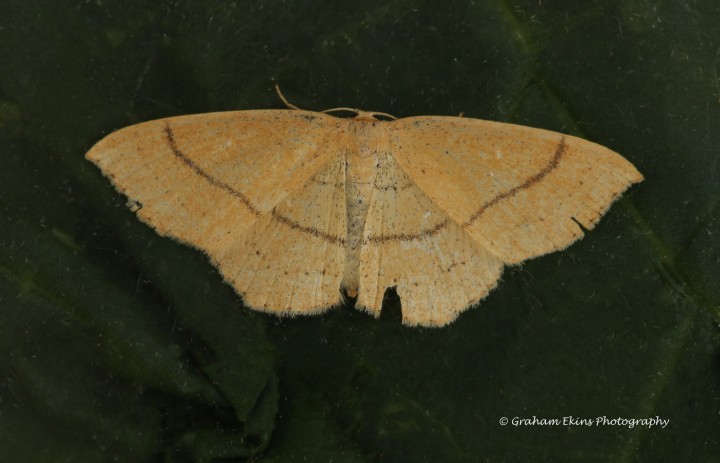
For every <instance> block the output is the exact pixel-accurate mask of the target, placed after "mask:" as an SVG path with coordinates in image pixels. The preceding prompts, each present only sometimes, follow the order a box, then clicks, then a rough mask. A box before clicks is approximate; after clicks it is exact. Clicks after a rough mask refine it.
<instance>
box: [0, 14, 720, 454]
mask: <svg viewBox="0 0 720 463" xmlns="http://www.w3.org/2000/svg"><path fill="white" fill-rule="evenodd" d="M719 73H720V4H719V3H718V2H717V1H716V0H685V1H684V0H654V1H650V0H602V1H600V0H587V1H586V0H583V1H579V0H477V1H474V2H469V1H421V0H395V1H362V2H360V1H346V2H334V3H331V2H320V1H284V2H279V1H278V2H272V1H263V0H238V1H235V2H220V1H205V2H201V1H190V0H179V1H175V2H167V1H157V2H155V1H153V2H148V1H144V0H143V1H141V0H135V1H119V0H102V1H100V0H90V1H85V0H83V1H76V2H72V1H67V0H66V1H50V0H31V1H25V0H23V1H20V0H0V210H1V211H2V212H1V213H0V460H2V461H3V462H5V461H7V462H21V461H22V462H25V461H34V462H35V461H36V462H56V461H58V462H59V461H72V462H94V461H97V462H104V461H134V462H135V461H136V462H143V461H166V462H186V461H204V462H208V461H219V460H220V459H223V458H225V459H229V460H232V459H235V458H237V459H239V460H242V459H246V458H247V459H252V460H253V461H277V462H280V461H282V462H285V461H318V462H328V461H334V462H346V461H355V462H364V461H387V462H397V461H429V462H436V461H439V462H444V461H447V462H474V461H490V462H496V461H503V462H515V461H517V462H520V461H552V462H563V461H567V462H570V461H586V462H599V461H612V462H630V461H653V462H654V461H699V462H709V461H720V331H719V330H718V324H717V323H718V320H719V319H720V283H719V278H720V246H718V243H720V162H719V161H718V159H719V157H720V130H718V129H719V128H720V80H719ZM272 79H277V81H278V82H279V83H280V84H281V85H282V87H283V89H284V91H285V94H286V95H287V96H288V98H289V99H290V100H291V101H292V102H294V103H295V104H297V105H298V106H301V107H304V108H307V109H318V110H319V109H325V108H330V107H335V106H352V107H359V108H364V109H367V110H377V111H386V112H389V113H392V114H395V115H396V116H399V117H403V116H411V115H424V114H437V115H457V114H458V113H459V112H461V111H462V112H464V113H465V116H467V117H477V118H485V119H493V120H499V121H507V122H515V123H520V124H525V125H531V126H536V127H542V128H547V129H551V130H558V131H561V132H565V133H570V134H576V135H580V136H583V137H585V138H588V139H590V140H593V141H596V142H598V143H600V144H602V145H605V146H608V147H610V148H611V149H614V150H616V151H618V152H619V153H621V154H623V155H624V156H625V157H626V158H627V159H629V160H630V161H631V162H632V163H634V164H635V165H636V166H637V167H638V169H639V170H640V171H641V172H642V173H643V174H644V175H645V177H646V181H645V182H644V183H642V184H640V185H639V186H635V187H633V188H632V189H631V190H630V191H629V193H628V194H626V195H625V197H624V198H623V199H622V200H620V201H619V202H618V203H617V204H616V205H614V206H613V208H612V209H611V211H610V212H609V213H608V214H607V216H606V217H605V218H604V219H603V220H602V221H601V223H600V224H599V225H598V227H597V228H596V229H595V230H594V231H593V232H591V233H590V234H589V235H588V236H587V237H586V238H585V239H584V240H582V241H580V242H578V243H577V244H575V245H573V246H572V247H570V248H569V249H568V250H566V251H564V252H558V253H554V254H551V255H548V256H545V257H542V258H539V259H535V260H533V261H530V262H527V263H525V264H524V265H522V266H520V267H515V268H511V269H507V270H506V271H505V274H504V276H503V279H502V281H501V283H500V285H499V287H498V289H497V290H495V291H494V292H493V293H492V294H490V296H489V297H488V298H487V299H486V300H485V301H483V302H482V304H480V306H479V307H478V308H473V309H472V310H469V311H467V312H465V313H464V314H463V315H462V316H460V318H459V319H458V320H457V321H456V322H455V323H453V324H452V325H450V326H449V327H447V328H443V329H419V328H405V327H402V326H401V325H400V322H399V317H400V315H399V314H400V308H399V303H398V300H397V297H396V296H395V297H391V298H390V299H389V300H388V303H387V304H386V308H385V309H384V312H383V316H382V317H381V318H380V319H379V320H375V319H373V318H370V317H369V316H367V315H365V314H363V313H359V312H357V311H355V310H354V309H352V308H350V307H341V308H338V309H335V310H334V311H332V312H330V313H328V314H327V315H326V316H322V317H313V318H302V319H277V318H275V317H272V316H267V315H263V314H259V313H251V312H250V311H248V309H246V308H244V307H243V306H242V304H241V302H240V301H239V300H238V298H237V297H236V296H235V295H234V293H233V291H232V290H231V289H230V288H229V287H227V286H226V285H224V284H223V283H222V281H221V278H220V277H219V276H218V274H217V273H216V271H215V270H214V269H213V268H212V266H211V265H210V264H209V263H208V262H207V261H206V259H205V258H204V257H203V256H202V254H201V253H200V252H197V251H195V250H192V249H189V248H187V247H185V246H182V245H180V244H177V243H175V242H173V241H171V240H169V239H165V238H161V237H159V236H157V235H156V234H155V233H154V232H153V231H152V230H151V229H149V228H148V227H147V226H145V225H143V224H142V223H140V222H139V221H138V220H137V219H136V218H135V216H134V215H133V214H132V213H131V212H130V211H129V210H127V209H126V207H125V204H124V198H123V197H122V196H120V195H119V194H117V193H116V192H115V191H114V190H113V189H112V187H111V186H110V184H109V182H107V181H106V180H105V179H104V178H103V177H102V176H101V174H100V173H99V171H98V170H97V169H96V168H95V167H94V166H93V165H92V164H90V163H89V162H87V161H85V160H84V158H83V155H84V153H85V152H86V151H87V150H88V149H89V148H90V146H91V145H92V144H93V143H94V142H96V141H98V140H99V139H100V138H102V137H103V136H104V135H105V134H107V133H109V132H111V131H113V130H115V129H118V128H121V127H123V126H127V125H129V124H132V123H136V122H141V121H146V120H150V119H154V118H158V117H164V116H171V115H181V114H192V113H200V112H208V111H219V110H237V109H259V108H281V107H283V106H282V104H281V103H280V102H279V101H278V99H277V97H276V95H275V93H274V91H273V89H272V85H273V81H272ZM570 415H572V416H574V417H578V418H592V419H594V418H595V417H598V416H608V417H611V418H615V417H624V418H647V417H654V416H660V417H662V418H664V419H669V420H670V424H669V425H668V426H667V427H666V428H665V429H660V428H652V429H648V428H646V427H635V428H632V429H628V428H627V427H626V426H603V427H596V426H592V427H586V426H531V427H530V426H524V427H516V426H512V425H508V426H501V425H500V424H499V420H500V418H501V417H508V418H513V417H521V418H532V417H533V416H537V417H538V418H562V417H564V416H570Z"/></svg>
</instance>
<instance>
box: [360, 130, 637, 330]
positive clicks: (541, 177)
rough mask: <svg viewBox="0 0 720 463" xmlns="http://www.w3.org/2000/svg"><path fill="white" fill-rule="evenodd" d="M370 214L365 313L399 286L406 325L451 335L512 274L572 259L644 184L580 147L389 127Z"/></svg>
mask: <svg viewBox="0 0 720 463" xmlns="http://www.w3.org/2000/svg"><path fill="white" fill-rule="evenodd" d="M389 125H390V128H389V130H388V132H389V134H388V137H389V148H388V152H387V153H381V154H380V161H379V166H378V175H377V178H376V184H375V190H374V192H373V195H372V200H371V204H370V208H369V212H368V216H367V223H366V228H365V234H364V241H363V245H364V247H363V251H362V261H361V269H360V274H361V283H360V296H359V298H358V305H359V306H360V307H361V308H364V309H365V310H368V311H369V312H371V313H374V314H378V313H379V311H380V308H381V305H382V298H383V294H384V292H385V289H386V288H387V287H391V286H396V287H397V291H398V295H399V296H400V299H401V304H402V313H403V323H405V324H408V325H425V326H442V325H445V324H447V323H450V322H451V321H453V320H454V319H455V318H456V317H457V316H458V314H459V313H461V312H462V311H464V310H466V309H468V308H469V307H470V306H471V305H474V304H475V303H477V302H478V301H479V300H480V299H482V298H483V297H485V296H486V295H487V294H488V293H489V292H490V291H491V290H492V289H493V288H494V287H495V285H496V284H497V280H498V279H499V277H500V274H501V272H502V268H503V266H504V264H516V263H519V262H522V261H524V260H526V259H530V258H532V257H536V256H539V255H542V254H545V253H548V252H551V251H555V250H559V249H563V248H565V247H567V246H568V245H570V244H571V243H572V242H574V241H576V240H577V239H579V238H580V237H582V235H583V232H582V229H581V228H580V226H579V225H578V223H576V221H577V222H579V223H580V224H582V226H583V227H585V228H587V229H591V228H593V226H594V225H595V223H596V222H597V221H598V220H599V218H600V217H601V216H602V214H603V213H604V212H605V211H606V210H607V209H608V208H609V207H610V204H611V203H612V202H613V201H614V200H615V199H616V198H617V197H618V196H619V195H620V194H621V193H622V192H623V191H625V190H626V189H627V188H628V187H629V186H630V185H631V184H633V183H636V182H639V181H641V180H642V175H641V174H640V173H639V172H638V171H637V170H636V169H635V168H634V167H633V166H632V164H630V163H629V162H628V161H626V160H625V159H624V158H622V157H621V156H620V155H618V154H616V153H614V152H612V151H611V150H609V149H607V148H604V147H602V146H600V145H597V144H594V143H591V142H589V141H586V140H582V139H579V138H576V137H571V136H566V135H562V134H559V133H556V132H550V131H546V130H541V129H534V128H530V127H523V126H516V125H511V124H502V123H497V122H490V121H482V120H475V119H465V118H456V117H413V118H407V119H400V120H398V121H395V122H392V123H390V124H389Z"/></svg>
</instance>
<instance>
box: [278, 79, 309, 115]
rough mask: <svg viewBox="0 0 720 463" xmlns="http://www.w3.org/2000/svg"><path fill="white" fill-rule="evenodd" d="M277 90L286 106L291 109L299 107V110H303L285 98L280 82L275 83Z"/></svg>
mask: <svg viewBox="0 0 720 463" xmlns="http://www.w3.org/2000/svg"><path fill="white" fill-rule="evenodd" d="M275 91H276V92H277V94H278V96H279V97H280V100H282V102H283V103H285V106H287V107H288V108H290V109H297V110H298V111H303V109H301V108H298V107H297V106H295V105H294V104H292V103H290V102H289V101H288V100H287V98H285V95H283V94H282V92H281V91H280V86H279V85H278V84H275Z"/></svg>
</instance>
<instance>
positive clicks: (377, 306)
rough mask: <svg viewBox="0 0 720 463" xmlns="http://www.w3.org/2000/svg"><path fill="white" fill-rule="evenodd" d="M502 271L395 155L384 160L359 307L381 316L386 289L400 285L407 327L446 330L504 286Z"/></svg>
mask: <svg viewBox="0 0 720 463" xmlns="http://www.w3.org/2000/svg"><path fill="white" fill-rule="evenodd" d="M502 268H503V262H502V261H501V260H500V259H499V258H497V257H495V256H494V255H492V254H491V253H489V252H488V251H487V250H486V249H484V248H483V247H482V246H480V245H478V244H477V243H476V242H474V241H473V240H472V239H471V238H470V236H468V234H467V233H465V232H464V231H463V230H462V228H461V227H460V226H459V225H458V224H457V223H456V222H455V221H454V220H453V219H452V218H451V217H450V216H449V215H448V214H447V213H446V211H444V210H443V209H442V208H441V207H439V206H438V205H437V204H436V203H434V202H433V201H432V199H431V198H430V197H429V196H428V195H427V194H425V193H424V192H423V191H422V190H421V189H420V188H418V186H417V185H416V184H415V183H414V182H413V181H412V180H411V178H410V177H409V176H408V175H407V173H405V172H404V171H403V170H402V168H400V167H399V166H398V165H397V163H396V162H395V161H394V160H393V157H392V155H391V154H390V153H385V154H384V155H381V156H380V165H379V166H378V173H377V177H376V179H375V189H374V191H373V194H372V199H371V201H370V207H369V210H368V215H367V221H366V225H365V230H364V235H363V249H362V257H361V261H360V293H359V296H358V300H357V305H358V307H359V308H362V309H364V310H367V311H368V312H370V313H373V314H374V315H375V316H378V315H379V314H380V310H381V308H382V301H383V296H384V294H385V289H386V288H388V287H391V286H395V287H396V288H397V292H398V295H399V296H400V301H401V304H402V317H403V323H404V324H406V325H423V326H442V325H446V324H447V323H450V322H451V321H452V320H454V319H455V318H456V317H457V316H458V315H459V314H460V313H461V312H463V311H464V310H466V309H467V308H468V307H469V306H471V305H474V304H476V303H477V302H479V301H480V300H481V299H482V298H483V297H485V296H486V295H487V294H488V293H489V292H490V291H491V290H492V289H493V288H494V287H495V286H496V285H497V281H498V279H499V278H500V274H501V273H502Z"/></svg>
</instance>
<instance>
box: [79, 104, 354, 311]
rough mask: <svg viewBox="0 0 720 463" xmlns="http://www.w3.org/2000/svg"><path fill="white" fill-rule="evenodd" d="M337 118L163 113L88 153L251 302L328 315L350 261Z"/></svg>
mask: <svg viewBox="0 0 720 463" xmlns="http://www.w3.org/2000/svg"><path fill="white" fill-rule="evenodd" d="M335 121H336V119H335V118H333V117H331V116H326V115H324V114H320V113H314V112H307V111H285V110H280V111H236V112H223V113H209V114H201V115H192V116H182V117H175V118H168V119H161V120H156V121H151V122H146V123H142V124H138V125H134V126H131V127H127V128H124V129H122V130H119V131H117V132H114V133H112V134H111V135H109V136H107V137H106V138H104V139H103V140H101V141H100V142H98V143H97V144H96V145H95V146H94V147H93V148H92V149H91V150H90V151H89V152H88V154H87V158H88V159H90V160H91V161H93V162H94V163H95V164H97V165H98V167H100V169H101V170H102V171H103V173H104V174H105V175H106V176H107V177H109V178H110V179H111V181H112V182H113V184H114V185H115V186H116V188H117V189H118V190H119V191H120V192H122V193H124V194H125V195H126V196H127V197H128V198H129V199H130V201H133V202H138V203H139V204H140V208H139V210H138V211H137V214H138V216H139V217H140V218H141V219H142V220H143V221H144V222H146V223H148V224H149V225H151V226H152V227H153V228H155V230H156V231H157V232H158V233H160V234H162V235H168V236H171V237H174V238H176V239H178V240H180V241H182V242H185V243H188V244H190V245H192V246H195V247H197V248H198V249H201V250H202V251H204V252H206V253H207V254H208V255H209V256H210V258H211V260H212V261H213V263H214V264H215V265H216V266H217V267H218V268H219V270H220V271H221V273H222V274H223V276H224V277H225V279H227V280H228V281H229V282H231V284H232V285H233V286H234V287H235V289H236V290H237V291H238V292H239V293H240V294H242V295H243V296H244V299H245V302H246V304H248V306H250V307H252V308H255V309H260V310H265V311H270V312H275V313H285V314H294V313H316V312H320V311H322V310H324V309H327V308H329V307H330V306H332V305H335V304H337V303H338V302H339V301H340V294H339V292H338V288H339V286H340V282H341V280H342V275H343V271H344V268H345V249H344V241H345V234H346V214H345V193H344V183H343V168H344V165H343V162H342V158H341V157H340V156H338V153H337V150H336V149H334V148H336V147H335V145H334V144H333V141H334V138H333V137H334V136H335ZM278 127H282V130H278ZM293 204H295V205H298V204H299V205H301V207H292V206H293Z"/></svg>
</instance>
